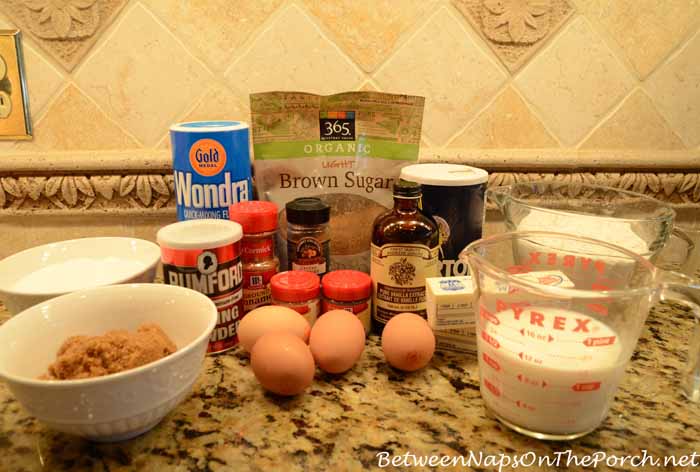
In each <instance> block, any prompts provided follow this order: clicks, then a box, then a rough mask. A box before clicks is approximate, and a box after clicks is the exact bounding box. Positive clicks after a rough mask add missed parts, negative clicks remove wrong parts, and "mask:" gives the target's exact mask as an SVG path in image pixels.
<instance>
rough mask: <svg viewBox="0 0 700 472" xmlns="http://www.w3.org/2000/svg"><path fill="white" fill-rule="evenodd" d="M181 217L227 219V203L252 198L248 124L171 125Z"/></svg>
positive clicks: (213, 122)
mask: <svg viewBox="0 0 700 472" xmlns="http://www.w3.org/2000/svg"><path fill="white" fill-rule="evenodd" d="M170 139H171V144H172V149H173V170H174V179H175V182H174V183H175V194H176V197H177V218H178V220H180V221H183V220H194V219H203V218H218V219H228V207H229V205H232V204H234V203H238V202H240V201H246V200H251V199H252V197H253V196H252V190H253V187H252V181H251V175H250V152H249V148H248V125H247V124H245V123H242V122H238V121H202V122H192V123H180V124H176V125H173V126H172V127H171V128H170Z"/></svg>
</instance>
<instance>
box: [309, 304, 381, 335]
mask: <svg viewBox="0 0 700 472" xmlns="http://www.w3.org/2000/svg"><path fill="white" fill-rule="evenodd" d="M321 306H322V309H321V311H322V312H323V313H326V312H328V311H331V310H345V311H349V312H350V313H352V314H354V315H356V316H357V317H358V318H359V319H360V321H362V326H363V327H364V328H365V333H369V330H370V328H371V326H372V321H371V317H372V310H371V307H370V302H369V300H367V301H361V302H359V303H342V302H341V303H336V302H333V301H331V300H328V299H324V300H323V303H322V304H321Z"/></svg>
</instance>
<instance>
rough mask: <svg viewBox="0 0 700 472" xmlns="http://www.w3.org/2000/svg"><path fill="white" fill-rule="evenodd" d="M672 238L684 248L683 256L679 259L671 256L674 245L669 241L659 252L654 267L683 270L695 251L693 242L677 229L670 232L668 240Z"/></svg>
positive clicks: (673, 255)
mask: <svg viewBox="0 0 700 472" xmlns="http://www.w3.org/2000/svg"><path fill="white" fill-rule="evenodd" d="M673 238H675V239H677V240H679V241H681V243H682V244H683V245H684V246H685V254H684V255H683V256H682V257H681V258H679V257H678V256H677V255H675V254H673V250H672V248H674V247H675V245H674V244H673V243H671V241H670V240H669V242H668V244H666V245H665V246H664V247H663V248H661V251H659V254H658V256H657V257H656V265H657V266H659V267H661V268H662V269H665V270H676V269H677V270H683V268H684V267H685V265H686V264H687V263H688V260H689V259H690V256H691V255H692V254H693V251H694V250H695V242H693V240H692V239H691V238H690V237H689V236H688V235H687V234H686V233H685V232H684V231H683V230H682V229H679V228H673V230H671V236H670V239H673Z"/></svg>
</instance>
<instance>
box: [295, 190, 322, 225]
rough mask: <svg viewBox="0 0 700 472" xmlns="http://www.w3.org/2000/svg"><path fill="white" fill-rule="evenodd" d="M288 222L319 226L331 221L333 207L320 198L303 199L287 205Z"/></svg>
mask: <svg viewBox="0 0 700 472" xmlns="http://www.w3.org/2000/svg"><path fill="white" fill-rule="evenodd" d="M285 211H286V212H287V221H289V222H290V223H293V224H295V225H319V224H323V223H328V221H329V220H330V219H331V207H330V206H328V205H326V204H325V203H323V201H321V199H320V198H316V197H302V198H297V199H294V200H292V201H291V202H287V204H286V205H285Z"/></svg>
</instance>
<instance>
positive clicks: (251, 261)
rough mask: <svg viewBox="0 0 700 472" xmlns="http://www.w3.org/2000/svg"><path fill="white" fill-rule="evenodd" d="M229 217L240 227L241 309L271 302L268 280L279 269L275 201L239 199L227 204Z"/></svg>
mask: <svg viewBox="0 0 700 472" xmlns="http://www.w3.org/2000/svg"><path fill="white" fill-rule="evenodd" d="M228 213H229V219H230V220H231V221H235V222H236V223H238V224H240V225H241V226H242V227H243V240H242V241H241V260H242V261H243V312H244V313H248V312H249V311H251V310H254V309H255V308H257V307H259V306H263V305H269V304H270V303H271V302H272V297H271V291H270V280H271V279H272V276H273V275H275V274H276V273H277V272H278V271H279V266H280V261H279V259H278V258H277V255H276V251H275V233H276V231H277V205H275V204H274V203H272V202H262V201H250V202H240V203H236V204H234V205H231V206H230V207H229V211H228Z"/></svg>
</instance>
